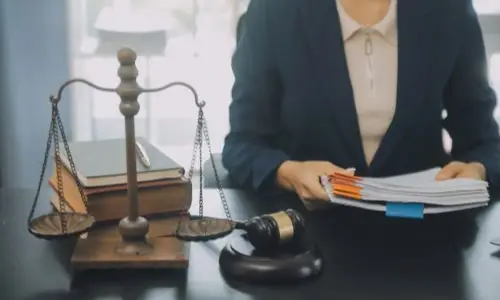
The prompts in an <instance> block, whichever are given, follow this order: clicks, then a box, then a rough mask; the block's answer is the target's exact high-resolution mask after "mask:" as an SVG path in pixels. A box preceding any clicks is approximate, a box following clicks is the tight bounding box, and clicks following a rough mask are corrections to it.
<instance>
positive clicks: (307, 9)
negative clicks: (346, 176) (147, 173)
mask: <svg viewBox="0 0 500 300" xmlns="http://www.w3.org/2000/svg"><path fill="white" fill-rule="evenodd" d="M398 39H399V41H398V48H399V50H398V56H399V58H398V59H399V62H398V90H397V105H396V112H395V116H394V118H393V121H392V123H391V124H390V126H389V129H388V131H387V133H386V135H385V137H384V138H383V140H382V143H381V145H380V148H379V149H378V151H377V152H376V154H375V157H374V159H373V161H372V163H371V164H370V165H369V166H368V165H367V163H366V161H365V158H364V154H363V149H362V143H361V137H360V132H359V127H358V121H357V114H356V110H355V104H354V99H353V91H352V87H351V83H350V78H349V73H348V69H347V64H346V58H345V53H344V46H343V40H342V36H341V28H340V23H339V18H338V14H337V8H336V5H335V1H334V0H315V1H311V0H252V1H251V3H250V5H249V7H248V10H247V14H246V20H245V24H244V27H243V31H242V35H241V37H240V38H239V41H238V44H237V48H236V51H235V53H234V56H233V61H232V66H233V70H234V75H235V82H234V86H233V90H232V97H233V99H232V103H231V104H230V109H229V115H230V132H229V134H228V135H227V137H226V139H225V145H224V149H223V153H222V161H223V165H224V166H225V167H226V168H227V169H228V171H229V174H230V177H231V179H232V180H233V181H234V183H235V184H237V185H238V186H240V187H243V188H250V189H252V190H255V191H266V190H268V189H271V190H272V188H273V187H275V184H274V183H275V173H276V169H277V168H278V166H279V165H280V164H281V163H282V162H283V161H285V160H290V159H291V160H300V161H303V160H326V161H330V162H332V163H334V164H336V165H338V166H340V167H344V168H347V167H355V168H356V170H357V173H359V174H360V175H362V176H388V175H396V174H402V173H407V172H413V171H418V170H422V169H425V168H430V167H434V166H443V165H445V164H446V163H448V162H450V161H451V160H458V161H465V162H468V161H479V162H482V163H483V164H484V165H485V166H486V169H487V177H488V180H489V181H490V184H492V185H493V184H497V183H498V182H499V179H500V138H499V128H498V126H497V123H496V122H495V120H494V118H493V110H494V107H495V105H496V98H495V94H494V92H493V90H492V88H491V87H490V85H489V83H488V78H487V62H486V57H485V49H484V43H483V39H482V32H481V29H480V27H479V23H478V18H477V15H476V13H475V12H474V9H473V7H472V4H471V0H440V1H436V0H419V1H416V0H399V1H398ZM444 110H445V111H446V113H447V116H446V117H445V118H443V111H444ZM443 128H444V129H446V130H447V131H448V132H449V134H450V135H451V137H452V140H453V150H452V152H451V155H450V154H447V153H446V152H445V150H444V147H443V138H442V132H443Z"/></svg>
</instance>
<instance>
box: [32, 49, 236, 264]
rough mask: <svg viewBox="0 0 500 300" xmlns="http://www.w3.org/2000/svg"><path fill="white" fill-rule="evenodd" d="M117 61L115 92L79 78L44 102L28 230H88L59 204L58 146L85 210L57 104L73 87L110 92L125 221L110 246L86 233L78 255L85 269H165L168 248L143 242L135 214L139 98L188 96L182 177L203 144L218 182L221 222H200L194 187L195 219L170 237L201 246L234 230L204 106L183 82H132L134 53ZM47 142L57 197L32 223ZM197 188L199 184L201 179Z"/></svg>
mask: <svg viewBox="0 0 500 300" xmlns="http://www.w3.org/2000/svg"><path fill="white" fill-rule="evenodd" d="M117 58H118V61H119V63H120V66H119V68H118V76H119V78H120V83H119V84H118V86H117V87H116V88H107V87H100V86H98V85H96V84H94V83H92V82H90V81H87V80H85V79H71V80H69V81H66V82H65V83H64V84H63V85H62V86H61V87H60V88H59V91H58V93H57V96H51V97H50V102H51V105H52V118H51V120H52V121H51V123H50V129H49V137H48V141H47V148H46V151H45V157H44V162H43V167H42V172H41V175H40V181H39V184H38V190H37V193H36V196H35V200H34V202H33V206H32V208H31V211H30V213H29V217H28V231H29V232H30V233H31V234H32V235H34V236H35V237H38V238H42V239H47V240H54V239H61V238H67V237H82V235H84V234H86V233H88V232H90V231H91V227H92V226H93V225H94V223H95V219H94V217H93V216H91V215H89V214H87V213H76V212H67V211H66V209H65V201H63V199H64V196H63V195H64V194H63V185H62V179H61V167H62V166H61V160H60V157H59V151H61V149H60V147H61V145H62V146H63V147H64V151H66V154H67V157H68V160H69V163H70V165H71V170H69V171H70V172H71V173H72V175H73V177H74V178H75V179H76V182H77V186H78V188H79V192H80V195H81V197H82V200H83V203H85V205H87V199H86V196H85V195H84V193H83V189H82V185H81V183H80V182H79V180H78V176H77V173H76V168H75V165H74V162H73V159H72V157H71V150H70V149H69V146H68V142H67V140H66V135H65V132H64V127H63V124H62V121H61V118H60V116H59V110H58V104H59V102H60V101H61V96H62V93H63V90H64V89H65V88H66V87H68V86H69V85H71V84H73V83H83V84H86V85H88V86H90V87H92V88H95V89H97V90H100V91H104V92H115V93H116V94H118V96H119V97H120V99H121V102H120V105H119V109H120V112H121V113H122V115H123V116H124V119H125V151H126V167H127V168H126V169H127V198H128V217H125V218H123V219H122V220H121V221H119V223H118V226H117V231H118V232H119V235H120V236H121V240H119V241H116V240H109V239H103V238H96V237H92V235H91V234H88V235H87V237H86V238H85V239H87V240H88V241H86V242H87V243H88V247H86V249H89V250H88V251H87V252H88V253H83V256H85V257H84V261H85V264H88V266H89V268H91V267H97V268H103V267H104V268H113V267H119V268H124V267H125V268H127V267H131V268H132V267H133V268H136V267H137V268H144V267H146V268H149V267H155V268H158V267H162V266H165V267H171V264H168V263H167V261H170V262H171V260H172V253H171V251H169V249H168V248H169V245H168V244H165V243H163V244H162V243H155V241H154V240H153V241H152V240H149V239H148V238H147V234H148V230H149V224H148V220H147V219H146V218H144V217H142V216H140V215H139V205H140V203H139V202H140V200H139V194H138V183H137V165H136V164H137V162H136V159H137V158H136V150H135V147H136V146H135V140H136V138H135V125H134V117H135V115H136V114H137V113H138V112H139V109H140V105H139V103H138V101H137V99H138V97H139V95H140V94H142V93H153V92H160V91H163V90H166V89H168V88H170V87H173V86H183V87H185V88H187V89H189V90H190V91H191V92H192V94H193V97H194V102H195V105H196V106H197V108H198V126H197V130H196V135H195V143H194V149H193V159H192V162H191V169H190V170H189V172H188V176H187V178H188V179H189V180H191V177H192V175H193V167H194V164H195V161H196V155H197V151H198V155H199V159H200V165H201V163H202V145H203V144H204V143H203V142H204V141H205V144H206V145H207V147H208V149H209V152H210V159H211V162H212V167H213V169H214V172H215V178H216V181H217V183H218V187H219V192H220V193H219V194H220V197H221V201H222V205H223V208H224V211H225V214H226V216H225V217H226V218H225V219H217V218H210V217H203V196H202V190H203V187H202V186H201V185H200V199H199V202H200V208H199V209H200V211H199V216H196V217H193V216H192V217H187V218H180V220H179V221H178V224H177V229H176V231H175V236H176V237H177V238H179V239H181V240H184V241H207V240H211V239H215V238H220V237H223V236H225V235H227V234H229V233H230V232H231V231H232V230H233V229H234V228H235V227H237V224H238V222H233V221H232V220H231V215H230V212H229V207H228V205H227V202H226V198H225V196H224V193H223V191H222V188H221V185H220V183H219V178H218V175H217V170H216V168H215V162H214V159H213V156H212V151H211V149H210V142H209V139H208V130H207V128H206V123H205V118H204V113H203V109H202V108H203V107H204V105H205V102H204V101H200V100H199V98H198V95H197V93H196V91H195V90H194V88H193V87H191V86H190V85H188V84H186V83H183V82H172V83H169V84H166V85H164V86H161V87H158V88H151V89H145V88H141V87H140V86H139V85H138V83H137V81H136V79H137V76H138V70H137V67H136V65H135V61H136V58H137V55H136V53H135V52H134V51H133V50H132V49H130V48H122V49H120V50H119V51H118V53H117ZM58 132H59V133H60V137H61V139H62V143H61V145H60V142H59V134H58ZM52 142H53V144H54V145H53V148H54V159H55V164H56V172H57V181H58V190H57V194H58V197H59V205H60V209H59V210H55V211H53V212H51V213H49V214H45V215H41V216H39V217H37V218H34V212H35V209H36V206H37V201H38V198H39V194H40V190H41V186H42V182H43V178H44V173H45V169H46V166H47V161H48V156H49V154H50V150H51V148H52V147H51V144H52ZM200 167H201V166H200ZM200 184H202V178H201V176H200ZM80 252H82V251H80ZM83 252H86V251H83ZM97 252H98V253H97ZM80 254H82V253H80Z"/></svg>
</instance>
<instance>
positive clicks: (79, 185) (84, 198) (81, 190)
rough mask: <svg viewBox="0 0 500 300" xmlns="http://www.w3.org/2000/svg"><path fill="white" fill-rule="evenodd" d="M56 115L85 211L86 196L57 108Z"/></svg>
mask: <svg viewBox="0 0 500 300" xmlns="http://www.w3.org/2000/svg"><path fill="white" fill-rule="evenodd" d="M56 109H57V108H56ZM56 117H57V125H58V126H59V132H60V133H61V138H62V140H63V145H64V149H65V150H66V155H67V156H68V161H69V165H70V168H71V174H72V175H73V178H74V180H75V182H76V185H77V187H78V191H79V192H80V197H82V201H83V205H84V206H85V211H87V208H88V206H87V205H88V201H87V196H86V195H85V193H84V192H83V186H82V183H81V182H80V179H79V178H78V175H77V173H76V167H75V162H74V160H73V155H71V151H70V149H69V143H68V139H67V138H66V132H65V131H64V126H63V123H62V120H61V115H60V114H59V110H58V109H57V113H56Z"/></svg>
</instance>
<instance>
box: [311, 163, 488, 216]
mask: <svg viewBox="0 0 500 300" xmlns="http://www.w3.org/2000/svg"><path fill="white" fill-rule="evenodd" d="M439 171H440V168H433V169H429V170H425V171H422V172H416V173H411V174H405V175H400V176H391V177H383V178H371V177H364V178H362V179H361V180H360V181H359V182H358V183H357V184H356V186H358V187H361V195H362V200H358V199H350V198H347V197H343V196H337V195H334V193H333V189H332V186H331V183H330V182H329V180H328V177H327V176H323V177H321V182H322V185H323V187H324V188H325V190H326V191H327V193H328V196H329V198H330V201H331V202H332V203H336V204H341V205H346V206H351V207H357V208H362V209H369V210H375V211H385V207H386V205H385V203H387V202H395V203H423V204H425V206H424V213H425V214H434V213H444V212H451V211H458V210H467V209H472V208H476V207H482V206H486V205H488V202H489V200H490V196H489V193H488V184H487V183H486V182H485V181H481V180H473V179H451V180H445V181H436V180H435V177H436V174H437V173H438V172H439Z"/></svg>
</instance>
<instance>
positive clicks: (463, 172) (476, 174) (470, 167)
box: [436, 161, 486, 180]
mask: <svg viewBox="0 0 500 300" xmlns="http://www.w3.org/2000/svg"><path fill="white" fill-rule="evenodd" d="M453 178H470V179H478V180H485V179H486V169H485V167H484V165H483V164H481V163H478V162H471V163H463V162H458V161H452V162H451V163H449V164H447V165H446V166H444V168H442V169H441V171H439V173H438V174H437V175H436V180H447V179H453Z"/></svg>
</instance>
